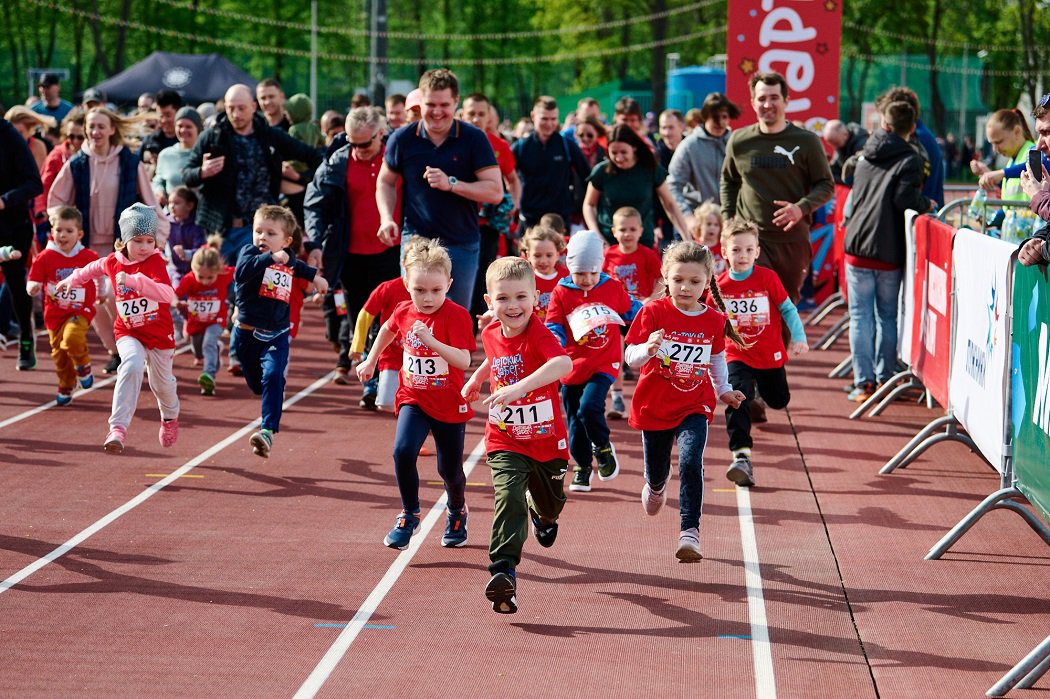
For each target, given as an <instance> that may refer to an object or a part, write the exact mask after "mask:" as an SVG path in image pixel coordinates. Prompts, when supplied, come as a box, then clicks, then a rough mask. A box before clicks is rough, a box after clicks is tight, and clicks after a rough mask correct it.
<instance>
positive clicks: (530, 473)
mask: <svg viewBox="0 0 1050 699" xmlns="http://www.w3.org/2000/svg"><path fill="white" fill-rule="evenodd" d="M485 288H486V289H487V293H486V294H485V303H486V304H487V305H488V307H489V308H491V309H492V311H493V313H494V314H495V316H496V320H497V321H498V322H495V323H491V324H490V325H488V326H487V327H486V328H485V330H484V332H482V335H481V343H482V345H483V346H484V348H485V361H484V362H482V364H481V366H479V367H478V369H477V371H475V372H474V375H473V376H471V377H470V380H469V381H467V383H466V384H465V385H464V386H463V397H464V398H466V399H467V400H468V401H471V402H473V401H476V400H477V399H478V398H479V397H480V392H481V384H483V383H484V382H485V381H486V379H487V380H488V381H489V385H490V387H491V391H492V392H491V394H490V395H489V397H488V398H486V399H485V401H484V402H485V405H486V406H487V407H488V409H489V415H488V422H487V423H486V425H485V451H486V452H487V453H488V462H489V467H490V468H491V469H492V488H493V490H494V491H495V495H496V501H495V507H494V511H493V516H492V535H491V537H490V538H489V560H490V561H492V563H491V564H490V565H489V573H491V574H492V578H491V579H490V580H489V583H488V585H487V586H486V587H485V595H486V597H488V599H489V600H490V601H491V602H492V609H493V611H496V612H498V613H500V614H513V613H514V612H516V611H518V603H517V598H516V593H517V578H516V576H515V572H514V571H515V569H516V568H517V566H518V563H520V562H521V549H522V547H523V546H524V544H525V538H526V536H527V534H528V523H529V521H530V520H531V521H532V527H533V534H535V536H536V541H538V542H539V543H540V546H544V547H549V546H551V545H553V544H554V539H555V538H556V537H557V536H558V515H560V514H561V510H562V508H563V507H564V506H565V490H564V481H565V471H566V470H567V469H568V465H569V452H568V444H567V437H566V433H565V422H564V420H563V419H562V416H561V410H560V406H559V405H558V380H559V379H561V378H562V377H563V376H565V375H566V374H568V373H569V372H570V371H572V360H571V359H569V357H568V355H567V354H565V350H563V349H562V347H561V345H560V344H559V342H558V340H557V338H555V337H554V335H553V334H552V333H551V332H550V330H548V329H547V328H546V327H545V326H544V325H543V323H542V322H540V320H539V317H538V314H536V313H534V311H535V306H536V283H535V278H534V276H533V270H532V267H530V266H529V264H528V263H527V262H526V261H525V260H522V259H520V258H513V257H504V258H501V259H498V260H496V261H495V262H493V263H492V264H491V265H489V268H488V271H487V272H486V273H485Z"/></svg>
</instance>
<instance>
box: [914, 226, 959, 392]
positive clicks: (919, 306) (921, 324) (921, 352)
mask: <svg viewBox="0 0 1050 699" xmlns="http://www.w3.org/2000/svg"><path fill="white" fill-rule="evenodd" d="M954 237H955V229H954V228H953V227H952V226H949V225H948V224H947V223H944V222H943V221H938V220H937V219H935V218H933V217H932V216H919V217H918V218H916V219H915V285H914V286H913V287H912V289H913V294H914V297H915V313H914V315H913V317H912V338H913V339H912V343H911V370H912V372H913V373H914V374H915V375H916V376H917V377H918V378H919V380H920V381H922V383H923V385H924V386H926V388H927V389H928V390H929V391H930V394H931V395H932V396H933V398H934V400H936V401H937V402H938V403H940V404H941V405H942V406H943V407H945V408H947V407H948V377H949V375H950V373H951V365H952V363H951V350H952V348H951V342H952V239H953V238H954Z"/></svg>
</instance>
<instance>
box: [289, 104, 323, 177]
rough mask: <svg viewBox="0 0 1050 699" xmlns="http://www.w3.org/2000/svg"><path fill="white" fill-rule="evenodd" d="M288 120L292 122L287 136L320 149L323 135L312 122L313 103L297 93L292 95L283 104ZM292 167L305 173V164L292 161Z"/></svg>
mask: <svg viewBox="0 0 1050 699" xmlns="http://www.w3.org/2000/svg"><path fill="white" fill-rule="evenodd" d="M284 108H285V111H287V112H288V118H289V119H291V120H292V126H291V128H289V129H288V135H289V136H291V137H292V138H294V139H296V140H298V141H302V142H303V143H305V144H306V145H308V146H310V147H312V148H320V147H321V146H323V145H324V134H323V133H321V128H320V127H319V126H318V125H317V124H315V123H314V122H313V118H314V103H313V102H311V101H310V98H309V97H307V96H306V95H304V94H302V93H299V94H296V95H292V96H291V97H289V98H288V101H287V102H285V104H284ZM292 167H294V168H295V169H296V170H297V171H299V172H305V171H306V169H307V165H306V163H302V162H298V161H292Z"/></svg>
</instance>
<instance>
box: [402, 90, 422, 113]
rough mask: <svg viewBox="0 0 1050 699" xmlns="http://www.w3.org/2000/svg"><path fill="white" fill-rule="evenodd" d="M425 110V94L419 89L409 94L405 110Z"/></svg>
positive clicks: (406, 98)
mask: <svg viewBox="0 0 1050 699" xmlns="http://www.w3.org/2000/svg"><path fill="white" fill-rule="evenodd" d="M422 108H423V93H422V91H420V89H419V88H418V87H417V88H416V89H415V90H412V92H409V93H408V96H407V97H405V109H422Z"/></svg>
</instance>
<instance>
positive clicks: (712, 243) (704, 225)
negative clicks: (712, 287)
mask: <svg viewBox="0 0 1050 699" xmlns="http://www.w3.org/2000/svg"><path fill="white" fill-rule="evenodd" d="M689 233H690V235H692V238H693V240H695V241H696V242H698V243H700V244H701V245H706V246H707V247H709V248H710V249H711V260H712V262H713V264H714V268H715V276H716V277H717V276H718V275H719V274H721V273H722V272H724V271H726V267H727V264H726V260H725V257H724V256H723V255H722V210H721V209H720V208H719V206H718V204H716V203H714V202H713V201H705V202H704V203H703V204H701V205H700V206H698V207H696V211H694V212H693V228H692V230H691V231H689Z"/></svg>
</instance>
